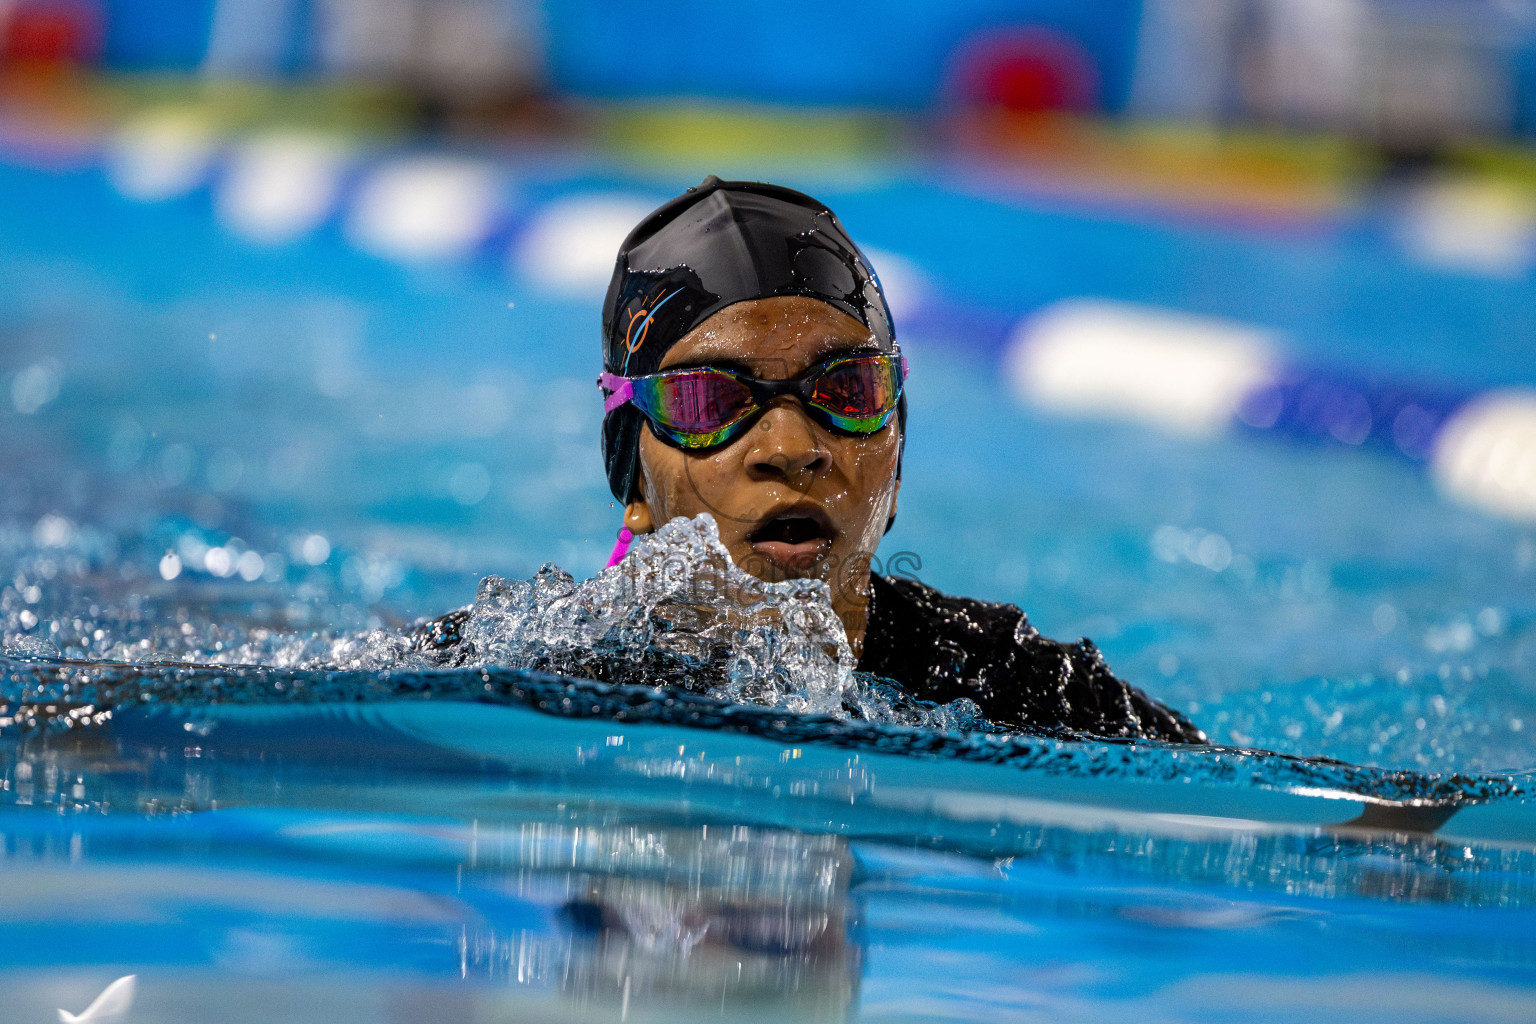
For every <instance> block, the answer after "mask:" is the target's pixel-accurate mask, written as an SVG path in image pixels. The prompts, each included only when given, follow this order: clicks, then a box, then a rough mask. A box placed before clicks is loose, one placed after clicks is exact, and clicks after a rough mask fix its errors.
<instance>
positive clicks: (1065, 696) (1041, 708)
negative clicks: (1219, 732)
mask: <svg viewBox="0 0 1536 1024" xmlns="http://www.w3.org/2000/svg"><path fill="white" fill-rule="evenodd" d="M871 601H872V607H871V610H870V617H869V626H868V630H867V632H866V635H865V640H864V657H863V658H861V659H860V662H859V667H860V668H861V669H863V670H864V671H867V672H873V673H875V674H877V675H883V676H886V677H887V678H890V679H894V680H896V681H897V682H898V683H901V684H902V685H903V686H905V687H906V688H907V689H908V690H910V691H911V692H912V693H913V695H914V696H917V697H919V698H921V699H924V700H933V701H938V702H941V703H942V702H947V701H951V700H955V699H956V698H959V697H968V698H970V699H972V700H974V701H976V703H977V704H978V705H979V706H980V707H981V709H982V712H983V713H984V714H986V715H987V717H988V718H991V719H992V720H993V721H995V722H997V723H998V724H1000V725H1009V726H1012V727H1015V728H1024V729H1031V730H1070V731H1074V732H1080V733H1090V734H1093V735H1099V736H1137V737H1146V738H1152V739H1165V740H1171V741H1174V742H1196V743H1198V742H1204V740H1205V737H1204V735H1203V734H1202V733H1201V732H1200V730H1198V729H1196V728H1195V727H1194V726H1193V725H1191V724H1190V723H1189V721H1188V720H1187V719H1185V718H1184V717H1183V716H1182V715H1180V714H1179V713H1178V712H1176V711H1173V710H1172V709H1170V708H1167V707H1165V706H1164V705H1162V704H1160V703H1158V702H1157V701H1155V700H1153V699H1152V698H1151V697H1148V696H1147V695H1146V694H1145V693H1143V692H1142V691H1141V690H1138V689H1136V688H1135V687H1133V686H1131V685H1130V684H1128V683H1126V682H1125V681H1124V680H1122V679H1120V678H1118V677H1117V676H1115V674H1114V673H1113V672H1111V671H1110V669H1109V666H1108V665H1107V664H1106V663H1105V661H1104V657H1103V655H1102V654H1100V653H1099V649H1098V648H1097V647H1095V646H1094V644H1093V642H1092V641H1090V640H1079V641H1078V642H1077V643H1074V644H1065V643H1060V642H1058V641H1056V640H1052V639H1050V638H1048V637H1044V636H1041V635H1040V632H1039V631H1038V630H1037V629H1035V627H1034V626H1032V625H1030V622H1029V619H1028V617H1027V616H1026V615H1025V614H1024V612H1023V611H1022V610H1021V609H1020V608H1019V607H1018V606H1017V605H1013V604H1007V603H1004V602H994V601H979V600H976V599H975V598H969V597H956V596H953V595H950V594H944V593H941V592H940V591H938V590H935V589H934V588H932V587H930V586H927V585H925V584H923V583H919V582H917V581H916V580H909V579H899V578H895V579H893V578H889V577H883V576H873V577H871Z"/></svg>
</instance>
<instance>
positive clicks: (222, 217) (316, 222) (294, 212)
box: [214, 132, 348, 245]
mask: <svg viewBox="0 0 1536 1024" xmlns="http://www.w3.org/2000/svg"><path fill="white" fill-rule="evenodd" d="M347 159H348V146H347V145H346V144H345V143H343V142H342V141H341V140H340V139H339V138H336V137H333V136H327V135H320V134H313V133H305V132H273V133H270V134H265V135H259V136H256V137H255V138H252V139H248V140H246V141H245V142H243V143H241V144H239V145H237V146H236V147H235V148H234V150H233V152H232V153H231V154H230V158H229V167H228V169H227V170H226V171H225V174H224V178H223V180H222V181H221V182H220V183H219V187H218V197H217V199H216V200H215V207H214V208H215V211H216V212H217V214H218V218H219V222H220V223H221V224H223V225H224V227H225V228H226V229H228V230H229V231H230V232H232V233H233V234H236V235H239V236H240V237H242V238H247V239H250V240H251V241H253V242H262V243H265V244H268V245H277V244H280V243H283V242H287V241H291V240H293V239H295V238H298V237H300V236H302V235H305V234H308V233H309V232H310V231H313V230H314V229H315V228H317V227H319V226H320V224H321V223H323V222H324V221H325V219H326V218H327V217H328V216H330V214H331V211H332V210H333V209H334V208H335V207H336V204H337V199H338V195H339V192H340V188H341V177H342V174H343V172H344V171H345V170H346V166H347Z"/></svg>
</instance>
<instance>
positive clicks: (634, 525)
mask: <svg viewBox="0 0 1536 1024" xmlns="http://www.w3.org/2000/svg"><path fill="white" fill-rule="evenodd" d="M624 525H625V526H626V527H627V528H628V529H629V532H630V533H633V534H635V535H636V536H639V535H640V534H642V533H650V532H651V531H653V530H655V529H656V517H655V516H653V515H651V506H650V503H649V502H647V501H646V500H645V499H644V498H636V499H635V500H634V501H632V502H630V503H629V504H628V505H626V506H624Z"/></svg>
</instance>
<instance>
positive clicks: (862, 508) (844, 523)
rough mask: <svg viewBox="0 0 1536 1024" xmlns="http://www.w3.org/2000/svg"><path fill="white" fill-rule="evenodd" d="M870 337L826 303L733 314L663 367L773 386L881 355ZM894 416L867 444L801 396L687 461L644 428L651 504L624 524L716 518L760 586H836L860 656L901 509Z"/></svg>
mask: <svg viewBox="0 0 1536 1024" xmlns="http://www.w3.org/2000/svg"><path fill="white" fill-rule="evenodd" d="M877 348H878V346H877V345H876V343H875V339H874V337H873V336H872V335H871V334H870V332H869V329H868V328H867V327H865V326H864V325H863V324H861V323H859V322H858V321H857V320H855V319H854V318H853V317H851V316H849V315H848V314H847V313H844V312H843V311H842V310H840V309H837V308H836V307H834V306H831V305H828V304H827V303H825V302H822V301H820V300H818V299H812V298H805V297H802V296H783V297H777V298H771V299H753V300H751V301H748V302H738V303H735V304H734V305H730V306H727V307H726V308H725V309H722V310H721V311H720V312H718V313H716V314H715V315H714V316H712V317H710V318H709V319H708V320H705V321H704V322H703V323H702V324H700V325H699V326H698V327H696V328H694V330H692V331H691V332H689V333H688V334H687V335H685V336H684V337H683V339H682V340H681V341H679V342H678V343H677V344H676V345H674V346H672V348H671V349H670V350H669V351H668V352H667V354H666V357H665V358H663V359H662V361H661V366H660V367H659V368H660V369H663V370H667V369H673V368H675V367H683V366H700V365H705V364H724V365H727V366H731V367H734V368H737V369H740V370H743V371H745V372H746V373H748V374H750V375H752V376H754V377H760V378H762V379H764V380H783V379H787V378H791V377H798V376H800V375H801V374H803V373H804V372H805V371H806V370H807V369H808V368H810V367H812V366H814V365H816V364H817V363H820V362H822V361H824V360H826V359H828V358H830V357H833V356H837V355H842V354H844V353H849V352H858V351H872V350H876V349H877ZM900 429H901V428H900V427H899V426H898V424H897V421H896V418H895V417H892V419H891V421H890V422H889V423H888V424H886V426H885V427H883V428H882V429H881V430H879V431H877V432H876V433H874V434H871V435H869V436H868V437H848V436H845V435H841V434H835V433H833V432H832V431H831V430H829V429H828V428H826V427H824V426H822V425H821V424H819V423H817V422H816V421H814V420H813V419H811V417H810V416H809V415H808V414H807V413H806V411H805V408H804V406H802V405H801V404H800V402H799V400H798V399H796V398H792V397H789V396H781V397H779V398H778V399H775V400H774V401H773V402H772V403H771V404H770V405H769V406H768V408H767V409H766V410H765V411H764V412H763V413H762V415H761V416H760V417H759V418H758V419H757V421H756V422H755V423H753V425H752V427H751V428H750V429H749V430H747V431H746V432H745V433H743V434H742V435H741V436H739V437H737V438H736V439H734V440H733V441H731V442H730V443H729V444H727V445H724V446H722V447H720V448H716V449H712V450H710V451H705V452H686V451H683V450H681V449H678V448H674V447H672V446H671V445H669V444H667V443H665V442H663V441H660V440H658V439H657V438H656V436H655V435H654V434H653V433H651V431H650V429H649V428H642V430H641V431H640V492H641V500H640V501H638V502H636V503H634V504H632V505H630V506H629V508H628V510H627V514H626V522H627V523H628V525H629V527H630V529H631V530H634V531H635V532H637V533H638V532H646V531H647V530H649V529H651V528H653V527H654V526H655V525H659V524H661V523H665V522H667V521H668V520H670V519H672V518H673V517H675V516H689V517H692V516H696V515H698V514H699V513H701V512H708V513H710V514H711V515H712V516H714V518H715V522H716V523H718V524H719V527H720V540H721V541H722V542H723V543H724V544H725V546H726V549H727V550H729V551H730V553H731V558H732V560H733V561H735V563H736V564H737V565H738V566H740V567H741V568H743V569H745V570H746V571H747V572H749V573H751V574H752V575H754V576H757V577H759V578H760V579H764V580H767V581H769V582H778V581H781V580H785V579H790V578H813V579H822V580H826V581H827V582H828V583H829V584H830V585H831V588H832V598H833V607H834V608H835V609H836V610H837V612H838V614H839V616H840V617H841V618H842V619H843V621H844V624H845V625H846V626H848V632H849V638H850V640H852V641H854V643H855V649H857V646H858V643H859V641H860V640H861V639H862V636H863V618H862V615H863V608H864V604H865V600H866V596H867V593H868V587H869V559H870V557H871V556H872V555H873V554H874V551H875V547H876V545H877V544H879V542H880V537H881V535H882V534H883V533H884V532H885V525H886V523H887V521H888V520H889V519H890V517H891V516H892V515H893V514H894V513H895V510H896V490H897V480H896V460H897V456H898V454H899V452H900V443H901V435H900V432H899V431H900Z"/></svg>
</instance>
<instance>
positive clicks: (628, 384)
mask: <svg viewBox="0 0 1536 1024" xmlns="http://www.w3.org/2000/svg"><path fill="white" fill-rule="evenodd" d="M906 376H907V361H906V359H905V357H903V356H901V355H900V354H899V353H898V354H891V355H887V354H885V353H882V352H871V353H862V354H858V355H850V356H837V357H834V358H832V359H828V360H826V361H825V362H822V363H818V364H816V365H815V366H813V367H811V368H810V369H809V370H807V371H806V372H805V373H804V374H802V375H801V376H799V377H795V378H793V379H791V380H761V379H759V378H757V377H749V376H747V375H746V374H744V373H741V372H740V371H737V370H731V369H727V368H725V367H721V366H694V367H687V368H684V369H678V370H666V371H663V372H662V373H653V374H650V375H649V376H645V377H617V376H615V375H613V374H611V373H604V374H603V375H602V376H601V377H599V378H598V379H597V385H598V387H600V388H602V389H603V391H604V392H606V393H607V398H606V400H605V401H604V403H603V410H604V411H605V412H612V411H613V410H615V409H617V408H619V407H620V406H622V405H625V404H630V405H633V406H634V407H635V408H636V409H639V410H640V412H641V413H642V414H644V416H645V418H646V420H647V421H649V422H650V424H651V430H652V431H653V432H654V433H655V434H656V436H657V437H659V438H661V440H663V441H665V442H667V443H668V444H670V445H672V446H674V447H676V448H683V449H685V450H688V451H704V450H706V449H709V448H718V447H719V446H721V445H723V444H728V443H729V442H730V441H732V440H733V439H735V438H736V437H738V436H740V434H741V432H742V431H744V430H746V429H747V427H749V426H751V424H752V421H753V420H754V419H755V418H756V417H757V415H758V414H759V413H761V412H762V411H763V409H765V408H766V407H767V406H768V403H769V402H771V401H773V399H775V398H778V397H779V396H780V395H793V396H795V397H796V398H798V399H800V402H801V404H803V405H804V406H805V409H806V411H807V412H808V413H810V415H811V417H812V418H813V419H815V420H816V421H817V422H819V423H821V424H823V425H824V426H826V427H829V428H830V429H831V430H833V431H834V432H836V433H839V434H845V435H851V436H854V437H867V436H868V435H870V434H873V433H875V432H876V431H878V430H879V429H880V428H882V427H884V426H885V425H886V424H887V423H888V422H890V419H891V416H892V414H894V413H895V412H896V404H897V402H898V401H900V399H901V389H902V385H903V384H904V383H905V380H906Z"/></svg>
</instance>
